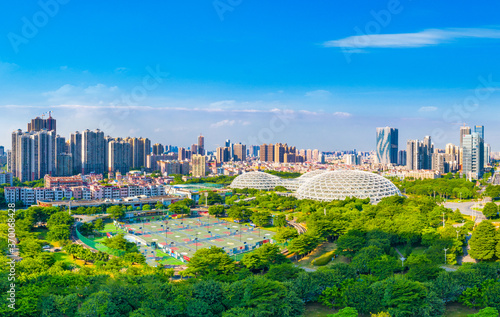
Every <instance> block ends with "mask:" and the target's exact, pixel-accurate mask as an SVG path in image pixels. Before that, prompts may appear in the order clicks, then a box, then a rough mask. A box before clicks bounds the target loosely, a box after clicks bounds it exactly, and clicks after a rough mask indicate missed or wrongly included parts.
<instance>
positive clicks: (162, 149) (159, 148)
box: [153, 143, 165, 155]
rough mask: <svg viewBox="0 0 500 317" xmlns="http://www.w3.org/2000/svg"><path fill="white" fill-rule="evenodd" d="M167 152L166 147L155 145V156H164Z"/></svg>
mask: <svg viewBox="0 0 500 317" xmlns="http://www.w3.org/2000/svg"><path fill="white" fill-rule="evenodd" d="M164 152H165V147H164V146H163V145H161V144H160V143H155V144H153V155H162V154H163V153H164Z"/></svg>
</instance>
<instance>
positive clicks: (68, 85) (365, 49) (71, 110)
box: [0, 1, 500, 151]
mask: <svg viewBox="0 0 500 317" xmlns="http://www.w3.org/2000/svg"><path fill="white" fill-rule="evenodd" d="M116 4H117V2H114V1H111V2H108V3H100V4H99V6H100V8H101V9H102V10H94V6H93V5H91V4H89V3H76V2H65V4H60V5H59V6H58V8H57V12H56V13H54V14H47V13H44V12H45V11H46V10H47V9H46V8H44V7H42V6H40V5H39V4H37V3H31V4H27V5H20V4H15V3H9V4H5V6H7V7H8V8H5V9H6V10H3V11H2V12H1V13H0V17H1V18H2V21H3V22H4V23H2V26H0V31H1V32H2V33H3V34H5V35H6V36H4V37H3V38H2V39H0V49H1V51H2V53H3V54H2V56H1V57H0V74H1V76H0V93H1V96H2V97H1V98H0V112H1V113H2V115H1V116H0V127H1V128H0V144H2V145H5V146H7V145H8V140H9V134H10V133H11V132H12V131H14V130H16V129H18V128H24V125H25V124H26V123H25V121H24V118H25V117H30V118H31V117H33V118H34V117H36V116H39V115H41V114H42V113H44V112H47V111H50V110H52V111H53V112H54V116H56V117H57V118H58V119H59V120H60V122H61V124H60V125H58V132H59V133H60V134H61V135H64V136H68V135H69V134H70V133H72V132H74V131H76V130H78V131H82V130H85V129H87V128H88V129H91V130H94V129H97V128H98V129H100V130H102V131H104V132H105V133H106V134H109V135H111V136H113V137H119V136H125V135H129V136H131V137H141V136H142V137H148V138H150V139H151V140H153V141H154V142H160V143H166V144H174V143H175V144H178V145H179V146H185V147H187V146H190V145H191V144H192V142H193V141H192V140H193V138H194V137H195V136H196V135H198V134H199V133H200V131H202V132H203V134H204V136H205V137H206V140H207V141H206V147H207V149H215V148H216V147H218V146H222V145H223V140H224V139H226V138H227V137H230V138H231V139H234V140H235V141H236V142H242V143H244V144H262V143H277V142H281V143H288V144H295V145H296V146H297V147H301V148H305V147H311V148H321V149H322V150H325V151H327V150H343V149H352V148H356V149H359V150H364V151H367V150H374V147H373V144H372V141H371V138H369V136H370V135H372V129H373V128H374V127H378V126H392V127H395V128H398V129H400V137H401V138H402V139H415V138H418V137H419V136H420V135H422V134H424V135H430V136H432V139H433V140H434V141H435V142H436V146H437V147H439V148H443V147H444V146H445V144H446V143H448V142H452V143H458V140H457V136H456V133H455V130H456V129H457V128H458V127H459V126H461V125H462V123H464V122H465V123H466V124H468V125H472V123H478V124H481V125H485V126H488V127H490V128H489V132H490V133H491V134H490V136H491V138H490V140H489V142H490V143H491V145H492V148H493V150H498V148H499V145H500V127H497V126H498V125H496V122H495V119H494V118H495V117H497V116H499V115H500V108H499V107H498V106H497V104H498V102H499V101H500V94H499V93H498V91H500V79H499V78H500V77H498V73H499V72H500V65H499V64H498V63H496V60H495V58H494V56H497V55H498V53H499V52H500V46H499V38H500V29H499V27H498V22H497V16H496V14H495V12H497V11H498V10H497V9H498V7H499V4H498V3H497V2H495V1H487V2H486V3H483V4H482V5H481V8H486V7H487V8H488V10H484V9H483V10H475V14H474V15H472V16H469V18H468V19H467V20H464V19H462V17H463V14H465V13H467V12H470V11H471V10H473V9H478V5H476V4H470V3H466V4H465V3H454V2H453V3H452V2H451V1H444V2H441V3H439V4H436V3H432V5H429V3H427V1H424V2H420V1H419V2H409V1H402V2H398V1H396V2H390V3H385V4H384V3H380V4H373V3H358V4H353V3H319V2H318V3H309V4H308V5H307V7H305V8H304V6H303V5H299V4H293V3H286V5H285V4H283V3H272V4H269V3H267V2H262V1H254V2H252V3H249V2H245V3H242V4H240V5H237V6H235V7H234V8H231V9H232V10H228V11H224V12H223V13H222V12H220V11H218V10H217V9H216V8H215V7H213V4H212V3H204V4H200V5H199V6H197V5H188V4H184V3H158V4H154V5H137V6H132V5H131V6H125V7H123V8H121V9H120V10H118V11H116V10H115V6H116ZM450 7H452V8H453V9H450ZM263 8H265V9H263ZM7 9H8V10H7ZM44 10H45V11H44ZM115 11H116V12H115ZM39 12H42V13H43V14H46V15H47V16H48V20H47V22H46V23H43V24H40V23H37V25H38V26H34V27H33V28H34V30H33V28H31V29H29V28H28V27H27V26H26V25H29V24H30V23H32V17H33V16H35V14H38V13H39ZM106 12H115V14H113V15H109V14H106ZM318 12H322V14H318ZM273 14H279V15H280V21H281V23H278V24H277V23H275V20H274V19H270V18H269V16H272V15H273ZM84 17H85V18H84ZM188 17H189V19H188ZM88 19H91V20H92V21H93V23H92V25H88V27H86V28H85V31H82V28H81V26H82V25H87V24H88V23H87V21H89V20H88ZM191 19H196V20H197V21H198V23H197V25H203V27H202V28H200V27H194V26H192V25H187V24H186V21H188V20H191ZM26 21H28V22H26ZM160 21H161V23H160ZM255 21H259V23H258V24H256V23H255ZM313 22H314V23H313ZM282 25H293V27H291V28H286V29H285V28H283V27H282ZM110 26H113V27H112V28H110ZM28 29H29V30H30V31H32V34H26V32H28V31H27V30H28ZM102 30H106V32H103V31H102ZM278 34H279V36H277V35H278ZM97 47H99V48H100V49H96V48H97ZM263 48H265V49H264V51H265V54H263ZM103 51H104V52H106V54H102V52H103ZM368 65H369V67H367V66H368ZM279 111H281V115H277V113H279ZM283 117H284V118H285V120H284V121H282V119H283ZM280 118H281V119H280ZM402 127H404V129H402ZM344 132H347V134H348V135H349V138H346V137H345V133H344ZM316 135H324V136H328V137H324V138H316V137H314V136H316ZM497 135H498V137H497ZM252 140H255V141H252Z"/></svg>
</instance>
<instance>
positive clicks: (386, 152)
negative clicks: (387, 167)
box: [377, 127, 398, 164]
mask: <svg viewBox="0 0 500 317" xmlns="http://www.w3.org/2000/svg"><path fill="white" fill-rule="evenodd" d="M377 162H379V163H381V164H398V129H395V128H390V127H385V128H377Z"/></svg>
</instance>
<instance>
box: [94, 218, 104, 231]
mask: <svg viewBox="0 0 500 317" xmlns="http://www.w3.org/2000/svg"><path fill="white" fill-rule="evenodd" d="M94 228H95V229H96V230H99V231H101V230H104V222H103V221H102V219H101V218H99V219H96V220H95V221H94Z"/></svg>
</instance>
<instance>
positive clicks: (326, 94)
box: [306, 89, 332, 98]
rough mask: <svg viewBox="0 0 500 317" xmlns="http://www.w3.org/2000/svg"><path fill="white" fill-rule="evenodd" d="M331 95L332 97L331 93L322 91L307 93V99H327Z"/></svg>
mask: <svg viewBox="0 0 500 317" xmlns="http://www.w3.org/2000/svg"><path fill="white" fill-rule="evenodd" d="M331 95H332V93H331V92H329V91H328V90H322V89H319V90H314V91H308V92H306V97H313V98H326V97H329V96H331Z"/></svg>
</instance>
